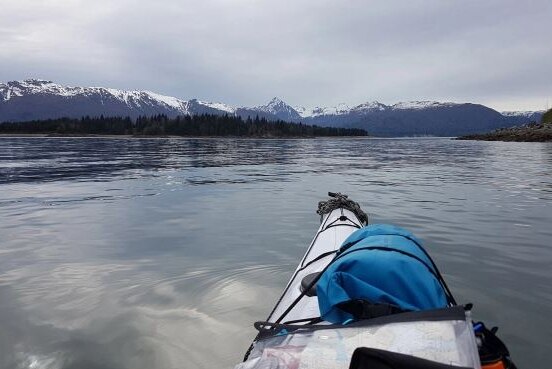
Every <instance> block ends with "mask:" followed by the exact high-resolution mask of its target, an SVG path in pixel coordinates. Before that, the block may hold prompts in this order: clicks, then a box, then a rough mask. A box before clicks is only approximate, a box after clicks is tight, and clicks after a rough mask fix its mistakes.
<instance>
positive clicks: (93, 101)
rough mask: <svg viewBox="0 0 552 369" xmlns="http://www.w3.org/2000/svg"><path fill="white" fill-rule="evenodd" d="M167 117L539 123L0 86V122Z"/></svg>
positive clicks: (528, 115)
mask: <svg viewBox="0 0 552 369" xmlns="http://www.w3.org/2000/svg"><path fill="white" fill-rule="evenodd" d="M156 114H166V115H167V116H169V117H175V116H177V115H192V114H220V115H223V114H230V115H238V116H241V117H243V118H247V117H251V118H254V117H256V116H258V117H261V118H266V119H269V120H277V119H281V120H285V121H291V122H303V123H307V124H316V125H320V126H337V127H357V128H364V129H366V130H368V132H370V133H371V134H374V135H382V136H404V135H436V136H454V135H461V134H469V133H479V132H485V131H489V130H492V129H495V128H500V127H508V126H513V125H518V124H525V123H528V122H530V121H538V120H540V116H541V115H542V112H503V113H502V114H501V113H499V112H497V111H496V110H493V109H490V108H488V107H486V106H483V105H479V104H469V103H452V102H438V101H410V102H399V103H396V104H393V105H386V104H382V103H380V102H377V101H372V102H366V103H363V104H359V105H356V106H353V107H350V106H348V105H347V104H338V105H337V106H334V107H315V108H306V107H295V108H294V107H292V106H291V105H289V104H287V103H286V102H284V101H282V100H281V99H279V98H273V99H272V100H271V101H269V102H268V103H267V104H266V105H260V106H256V107H233V106H230V105H226V104H224V103H212V102H206V101H201V100H197V99H191V100H183V99H179V98H176V97H171V96H165V95H160V94H157V93H154V92H151V91H124V90H117V89H112V88H104V87H69V86H63V85H60V84H57V83H54V82H52V81H46V80H39V79H28V80H24V81H13V82H7V83H4V84H0V122H5V121H26V120H42V119H49V118H60V117H69V118H80V117H82V116H100V115H104V116H130V117H132V118H136V117H138V116H150V115H156Z"/></svg>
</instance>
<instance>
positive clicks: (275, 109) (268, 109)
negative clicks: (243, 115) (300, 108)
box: [252, 97, 301, 121]
mask: <svg viewBox="0 0 552 369" xmlns="http://www.w3.org/2000/svg"><path fill="white" fill-rule="evenodd" d="M252 110H257V111H261V112H264V113H268V114H272V115H275V116H276V117H278V118H279V119H283V120H292V121H294V120H297V119H301V115H299V113H298V112H297V111H296V110H295V109H294V108H293V107H291V106H290V105H288V104H287V103H285V102H284V101H283V100H281V99H280V98H278V97H275V98H273V99H272V100H270V101H269V102H268V104H266V105H261V106H257V107H254V108H252Z"/></svg>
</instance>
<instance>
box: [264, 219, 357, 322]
mask: <svg viewBox="0 0 552 369" xmlns="http://www.w3.org/2000/svg"><path fill="white" fill-rule="evenodd" d="M362 226H363V224H362V223H361V222H360V221H359V220H358V218H357V216H356V215H355V214H354V213H353V212H351V211H349V210H346V209H341V208H340V209H336V210H333V211H332V212H331V213H329V214H327V215H324V217H323V218H322V224H321V225H320V228H319V229H318V232H317V233H316V235H315V236H314V239H313V240H312V242H311V244H310V246H309V248H308V249H307V252H306V253H305V256H303V259H302V260H301V262H300V263H299V266H298V267H297V269H296V270H295V273H294V274H293V276H292V277H291V279H290V281H289V282H288V285H287V286H286V289H285V290H284V293H283V295H282V297H281V298H280V300H279V301H278V303H277V304H276V307H275V308H274V310H273V312H272V313H271V314H270V316H269V317H268V319H267V320H268V321H269V322H275V321H276V320H277V319H278V318H279V317H280V316H281V315H282V313H284V312H285V311H286V309H287V308H288V307H289V306H290V305H291V304H292V303H293V301H295V299H297V297H299V295H300V294H301V281H302V280H303V278H304V277H305V276H307V275H309V274H312V273H316V272H320V271H322V270H323V269H324V268H325V267H326V265H328V263H329V262H330V261H331V260H332V259H333V257H334V255H335V254H334V253H331V254H328V255H326V256H325V257H321V258H320V259H319V260H316V261H315V262H312V261H313V260H315V259H316V258H317V257H320V256H321V255H322V254H325V253H329V252H332V251H337V250H338V249H339V248H340V246H341V245H342V244H343V241H345V239H346V238H347V237H349V235H351V233H353V232H354V231H356V230H357V229H358V228H360V227H362ZM309 263H310V264H309ZM319 316H320V311H319V309H318V298H317V297H316V296H313V297H309V296H304V297H303V298H301V300H300V301H299V302H298V303H297V304H296V305H295V306H294V307H293V309H292V310H291V311H290V312H289V313H287V314H286V315H285V317H284V318H283V319H282V320H281V322H282V323H284V322H287V321H294V320H299V319H307V318H315V317H319Z"/></svg>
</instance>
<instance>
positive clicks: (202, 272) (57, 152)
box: [0, 138, 552, 369]
mask: <svg viewBox="0 0 552 369" xmlns="http://www.w3.org/2000/svg"><path fill="white" fill-rule="evenodd" d="M327 191H341V192H345V193H348V194H349V195H351V197H352V198H354V199H355V200H357V201H359V202H360V203H361V205H362V206H363V208H364V209H365V210H366V211H367V212H368V213H369V216H370V218H371V221H372V222H390V223H395V224H398V225H401V226H404V227H406V228H408V229H410V230H412V231H413V232H414V233H416V234H417V235H418V236H419V237H420V238H422V239H423V240H424V241H425V243H426V246H427V248H428V250H429V252H430V253H431V254H432V255H433V257H434V259H435V260H436V262H437V264H438V265H439V267H440V269H441V271H442V272H443V274H444V276H445V278H446V279H447V281H448V284H449V286H450V287H451V289H452V291H453V293H454V294H455V296H456V299H457V300H458V301H459V302H462V303H465V302H473V303H474V304H475V311H474V314H475V317H476V318H478V319H483V320H485V321H487V322H488V324H489V325H498V326H500V330H499V332H500V334H501V337H503V339H504V340H505V341H507V343H508V344H509V347H510V349H511V351H512V353H513V356H514V358H515V359H516V361H517V362H518V366H519V367H527V368H546V367H547V363H548V362H549V358H548V355H547V354H548V353H549V352H550V351H551V350H552V320H551V319H550V313H552V309H551V308H550V306H551V304H552V268H551V264H552V249H551V240H552V226H551V224H552V145H551V144H539V143H493V142H470V141H453V140H449V139H316V140H248V139H243V140H235V139H99V138H98V139H95V138H83V139H77V138H0V219H2V221H1V223H0V368H48V369H54V368H55V369H57V368H85V369H86V368H94V369H96V368H98V369H99V368H105V369H118V368H133V369H141V368H144V369H152V368H159V369H164V368H189V369H194V368H231V367H232V366H233V364H234V363H236V362H238V361H239V360H240V359H241V357H242V356H243V353H244V351H245V350H246V349H247V347H248V345H249V343H250V341H251V339H252V338H253V336H254V333H255V332H254V329H253V327H252V325H251V324H252V322H253V321H254V320H262V319H264V318H266V316H267V315H268V313H269V311H270V310H271V308H272V307H273V305H274V303H275V301H276V300H277V298H278V297H279V294H280V293H281V291H282V290H283V288H284V286H285V284H286V282H287V280H288V279H289V277H290V276H291V273H292V271H293V270H294V269H295V267H296V265H297V263H298V261H299V258H300V257H301V256H302V255H303V253H304V251H305V250H306V247H307V245H308V243H309V241H310V239H311V237H312V236H313V234H314V232H315V231H316V229H317V227H318V221H319V219H318V217H317V215H316V214H315V212H314V211H315V209H316V204H317V202H318V201H319V200H321V199H324V197H325V194H326V192H327Z"/></svg>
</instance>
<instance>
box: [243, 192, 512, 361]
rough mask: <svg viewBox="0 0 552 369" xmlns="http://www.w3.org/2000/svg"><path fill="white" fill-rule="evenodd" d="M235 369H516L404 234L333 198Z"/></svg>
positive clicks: (323, 206)
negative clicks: (294, 268)
mask: <svg viewBox="0 0 552 369" xmlns="http://www.w3.org/2000/svg"><path fill="white" fill-rule="evenodd" d="M329 195H330V199H329V200H327V201H322V202H320V203H319V207H318V211H317V213H318V214H320V216H321V224H320V227H319V229H318V231H317V232H316V234H315V236H314V238H313V240H312V242H311V243H310V245H309V247H308V248H307V251H306V253H305V255H304V256H303V258H302V259H301V261H300V263H299V265H298V266H297V268H296V270H295V272H294V273H293V275H292V277H291V279H290V280H289V282H288V284H287V286H286V287H285V289H284V292H283V293H282V295H281V297H280V298H279V299H278V301H277V303H276V304H275V306H274V308H273V310H272V311H271V313H270V314H269V316H268V318H267V319H266V320H265V321H260V322H256V323H255V324H254V326H255V328H256V329H257V330H258V331H259V333H258V335H257V337H256V338H255V340H254V341H253V343H252V344H251V346H250V348H249V350H248V351H247V353H246V355H245V358H244V361H243V362H242V363H240V364H238V365H237V366H236V367H235V369H311V368H312V369H341V368H343V369H346V368H349V369H364V368H370V369H374V368H375V369H377V368H382V369H384V368H385V369H391V368H412V369H414V368H433V369H445V368H474V369H479V368H483V369H507V368H515V365H514V364H513V362H512V361H511V359H510V354H509V352H508V350H507V348H506V346H505V345H504V344H503V343H502V341H500V339H498V337H497V336H496V335H495V332H496V329H491V330H489V329H487V328H486V327H485V325H484V324H483V323H481V322H476V323H474V322H473V321H472V318H471V305H470V304H468V305H458V304H457V303H456V301H455V300H454V297H453V296H452V293H451V292H450V290H449V288H448V286H447V285H446V283H445V281H444V279H443V277H442V275H441V274H440V272H439V270H438V268H437V266H436V265H435V263H434V262H433V260H432V259H431V257H430V256H429V254H428V253H427V252H426V251H425V249H424V248H423V246H422V244H421V241H419V240H418V239H417V238H416V237H415V236H414V235H413V234H411V233H410V232H408V231H406V230H404V229H402V228H400V227H397V226H393V225H381V224H368V216H367V215H366V213H364V211H362V209H361V208H360V206H359V205H358V204H357V203H356V202H354V201H352V200H350V199H349V198H348V197H347V196H346V195H342V194H340V193H329Z"/></svg>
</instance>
